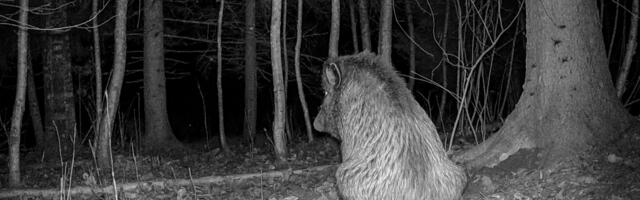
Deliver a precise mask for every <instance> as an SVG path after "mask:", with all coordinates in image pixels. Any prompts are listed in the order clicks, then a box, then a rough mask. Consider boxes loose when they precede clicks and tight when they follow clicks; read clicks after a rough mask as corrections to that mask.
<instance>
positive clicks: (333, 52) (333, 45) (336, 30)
mask: <svg viewBox="0 0 640 200" xmlns="http://www.w3.org/2000/svg"><path fill="white" fill-rule="evenodd" d="M338 40H340V0H331V31H330V32H329V58H335V57H338Z"/></svg>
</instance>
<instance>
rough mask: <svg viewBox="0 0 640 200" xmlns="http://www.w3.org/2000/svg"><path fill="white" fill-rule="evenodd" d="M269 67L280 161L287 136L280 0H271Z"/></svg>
mask: <svg viewBox="0 0 640 200" xmlns="http://www.w3.org/2000/svg"><path fill="white" fill-rule="evenodd" d="M271 4H272V5H271V34H270V39H271V69H272V73H273V97H274V98H275V100H274V104H275V105H274V106H273V108H274V111H273V112H274V117H273V141H274V143H275V146H274V148H275V149H274V150H275V152H276V157H277V158H278V160H280V161H285V159H286V157H287V140H286V139H287V138H286V137H285V133H284V126H285V119H286V116H285V113H286V112H285V111H286V110H287V107H286V104H285V100H284V83H283V79H282V54H281V47H282V46H281V44H280V28H281V25H282V21H281V17H282V12H281V11H282V0H273V1H271Z"/></svg>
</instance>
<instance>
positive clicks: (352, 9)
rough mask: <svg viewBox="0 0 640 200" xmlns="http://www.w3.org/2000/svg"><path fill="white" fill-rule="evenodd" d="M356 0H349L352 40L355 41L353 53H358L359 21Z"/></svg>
mask: <svg viewBox="0 0 640 200" xmlns="http://www.w3.org/2000/svg"><path fill="white" fill-rule="evenodd" d="M355 1H356V0H349V1H348V3H349V20H350V21H351V39H352V40H353V53H358V46H360V45H359V44H358V21H356V9H355V5H354V4H355V3H356V2H355Z"/></svg>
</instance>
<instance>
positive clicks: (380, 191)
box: [314, 52, 466, 200]
mask: <svg viewBox="0 0 640 200" xmlns="http://www.w3.org/2000/svg"><path fill="white" fill-rule="evenodd" d="M331 63H334V64H335V65H336V66H337V69H335V70H338V71H339V74H340V76H339V79H340V80H339V81H338V82H337V83H339V85H331V83H330V82H329V81H328V80H327V73H331V69H329V70H327V69H328V68H330V67H332V66H331V65H330V64H331ZM324 67H325V70H324V72H325V73H324V74H323V88H324V89H325V91H326V92H327V94H326V97H325V100H324V102H323V105H322V107H321V111H320V112H319V114H318V116H317V117H316V120H315V122H314V126H315V127H316V129H319V130H320V131H325V132H329V133H331V134H333V135H335V136H337V137H339V138H340V139H341V140H342V147H341V148H342V159H343V161H342V164H341V166H340V167H339V168H338V170H337V172H336V179H337V184H338V187H339V189H340V193H341V195H342V196H343V198H344V199H346V200H361V199H362V200H364V199H367V200H375V199H412V200H413V199H429V200H453V199H460V197H461V195H462V190H463V189H464V186H465V183H466V176H465V173H464V171H463V169H462V168H461V167H459V166H457V165H455V164H454V163H453V162H451V161H450V160H449V159H448V158H447V156H446V153H445V151H444V149H443V145H442V142H441V141H440V140H439V138H438V136H437V133H436V129H435V126H434V125H433V123H432V122H431V119H429V117H428V116H427V113H426V112H425V111H424V110H423V109H422V108H421V107H420V105H419V104H418V103H417V102H416V101H415V99H414V98H413V96H412V94H411V92H410V91H409V90H408V89H407V87H406V85H405V83H404V81H403V80H402V79H401V78H400V77H399V76H398V74H397V72H395V70H394V69H393V66H390V65H388V64H384V62H382V60H381V58H380V57H378V56H376V55H375V54H373V53H371V52H363V53H359V54H356V55H351V56H343V57H339V58H336V59H333V60H329V61H327V64H325V66H324ZM333 67H334V66H333ZM334 68H335V67H334Z"/></svg>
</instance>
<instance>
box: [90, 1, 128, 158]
mask: <svg viewBox="0 0 640 200" xmlns="http://www.w3.org/2000/svg"><path fill="white" fill-rule="evenodd" d="M115 23H116V26H115V29H114V30H113V32H114V47H113V48H114V53H113V75H112V77H111V81H110V83H109V90H108V94H107V102H106V104H105V108H104V111H105V112H104V113H103V115H102V116H101V117H100V119H101V121H100V128H99V130H100V132H99V135H98V136H97V137H98V140H97V141H96V143H97V144H96V147H97V149H96V156H97V160H98V165H99V166H101V167H109V166H111V134H112V132H113V124H114V121H115V120H114V119H115V116H116V111H117V110H118V104H119V103H120V90H121V89H122V82H123V81H124V71H125V66H126V63H127V60H126V58H127V2H126V1H125V0H118V1H116V18H115Z"/></svg>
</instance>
